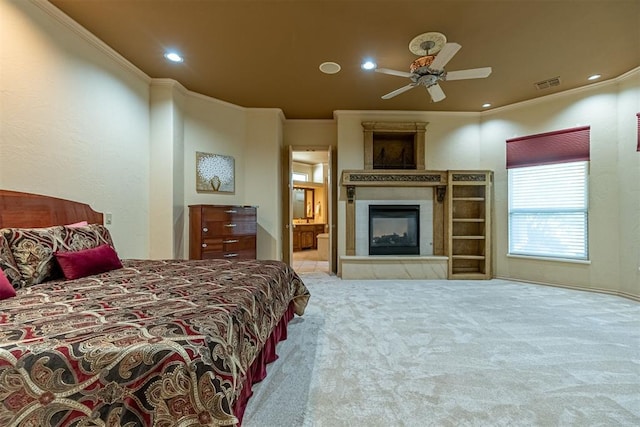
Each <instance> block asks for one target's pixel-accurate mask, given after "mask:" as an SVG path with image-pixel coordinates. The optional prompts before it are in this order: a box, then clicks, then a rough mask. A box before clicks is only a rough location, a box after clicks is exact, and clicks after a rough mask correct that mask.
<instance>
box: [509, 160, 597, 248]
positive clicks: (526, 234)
mask: <svg viewBox="0 0 640 427" xmlns="http://www.w3.org/2000/svg"><path fill="white" fill-rule="evenodd" d="M508 175H509V178H508V179H509V183H508V184H509V253H511V254H517V255H530V256H543V257H557V258H569V259H588V255H589V254H588V235H587V233H588V191H587V184H588V162H586V161H580V162H570V163H559V164H551V165H542V166H530V167H521V168H512V169H509V172H508Z"/></svg>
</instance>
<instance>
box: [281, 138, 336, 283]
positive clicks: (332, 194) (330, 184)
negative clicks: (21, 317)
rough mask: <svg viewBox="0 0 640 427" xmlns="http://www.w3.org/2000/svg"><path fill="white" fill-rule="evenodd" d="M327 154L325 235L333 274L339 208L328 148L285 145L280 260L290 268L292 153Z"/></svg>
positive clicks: (332, 158) (332, 152)
mask: <svg viewBox="0 0 640 427" xmlns="http://www.w3.org/2000/svg"><path fill="white" fill-rule="evenodd" d="M309 150H311V151H323V152H327V180H326V192H327V193H328V194H327V203H328V206H327V207H326V209H327V233H328V234H329V273H333V274H336V273H337V268H338V263H337V253H338V250H337V245H336V236H335V232H336V229H337V228H336V218H337V206H338V203H337V202H338V201H337V197H338V193H337V181H336V176H337V172H336V171H337V156H336V155H337V150H336V149H335V147H333V146H331V145H295V146H293V145H287V146H285V147H284V148H283V150H282V166H283V167H282V189H281V193H282V227H281V228H282V260H283V261H284V262H285V263H287V264H289V265H293V203H292V199H293V179H292V177H291V172H292V170H293V152H294V151H309Z"/></svg>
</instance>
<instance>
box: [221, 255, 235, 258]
mask: <svg viewBox="0 0 640 427" xmlns="http://www.w3.org/2000/svg"><path fill="white" fill-rule="evenodd" d="M223 256H224V257H225V258H234V257H237V256H238V254H224V255H223Z"/></svg>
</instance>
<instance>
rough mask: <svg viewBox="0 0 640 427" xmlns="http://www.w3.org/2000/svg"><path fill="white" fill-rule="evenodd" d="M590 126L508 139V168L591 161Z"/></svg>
mask: <svg viewBox="0 0 640 427" xmlns="http://www.w3.org/2000/svg"><path fill="white" fill-rule="evenodd" d="M589 130H590V127H589V126H584V127H579V128H573V129H565V130H559V131H554V132H547V133H539V134H537V135H530V136H523V137H520V138H513V139H508V140H507V169H509V168H520V167H525V166H538V165H548V164H552V163H566V162H577V161H582V160H589Z"/></svg>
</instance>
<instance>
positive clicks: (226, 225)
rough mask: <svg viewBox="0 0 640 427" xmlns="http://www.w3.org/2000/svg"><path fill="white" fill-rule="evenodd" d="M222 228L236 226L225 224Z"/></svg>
mask: <svg viewBox="0 0 640 427" xmlns="http://www.w3.org/2000/svg"><path fill="white" fill-rule="evenodd" d="M224 226H225V227H235V226H236V225H235V224H225V225H224Z"/></svg>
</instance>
